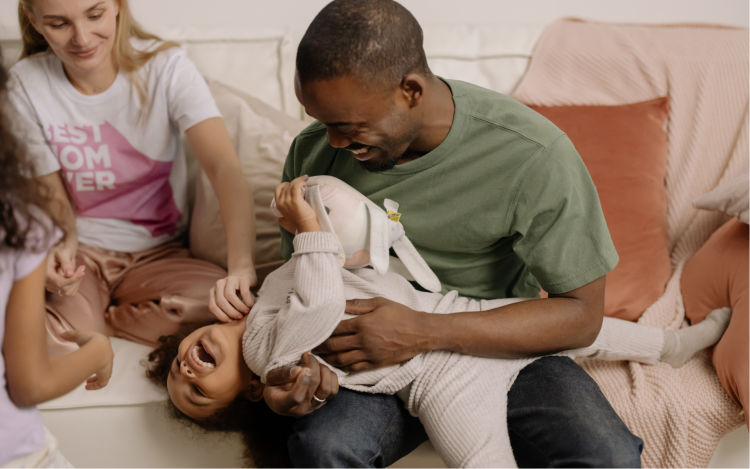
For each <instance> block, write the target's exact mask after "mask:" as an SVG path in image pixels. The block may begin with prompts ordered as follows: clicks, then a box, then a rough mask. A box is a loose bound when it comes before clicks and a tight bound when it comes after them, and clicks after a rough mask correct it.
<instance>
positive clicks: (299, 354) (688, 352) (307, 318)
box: [152, 178, 730, 467]
mask: <svg viewBox="0 0 750 469" xmlns="http://www.w3.org/2000/svg"><path fill="white" fill-rule="evenodd" d="M313 179H314V178H311V179H310V180H311V181H312V180H313ZM338 182H339V183H340V181H338ZM307 185H308V182H307V178H297V179H295V180H293V181H292V182H290V183H282V184H280V185H279V186H278V187H277V189H276V192H275V203H276V207H277V209H278V211H279V212H280V213H281V216H282V218H281V219H280V223H281V224H282V226H283V227H284V228H285V229H287V230H288V231H290V232H291V233H296V235H295V238H294V245H295V254H294V256H293V257H292V259H291V260H290V261H289V262H287V263H286V264H284V265H283V266H282V267H280V268H279V269H277V270H276V271H275V272H273V273H272V274H271V275H269V276H268V278H267V279H266V281H265V282H264V283H263V286H262V287H261V290H260V291H259V293H258V301H257V303H256V304H255V306H254V307H253V309H252V311H251V312H250V314H249V315H248V317H247V319H246V320H244V321H243V320H240V321H231V322H225V323H220V324H213V325H209V326H205V327H202V328H200V329H197V330H195V331H193V332H192V333H190V334H189V335H187V337H185V338H184V339H182V340H181V341H179V344H178V345H177V346H176V347H174V346H175V344H177V343H178V341H177V340H175V339H172V341H171V342H172V347H173V351H172V354H173V355H166V354H163V353H162V354H160V353H156V352H155V353H154V354H152V359H153V360H154V362H155V363H154V366H153V367H152V375H154V376H160V378H161V379H162V380H163V381H162V382H163V383H164V382H166V386H167V390H168V393H169V396H170V398H171V401H172V403H173V404H174V405H175V406H176V407H177V408H178V409H179V410H180V411H181V412H182V413H184V414H185V415H186V416H188V417H190V418H192V419H194V420H197V421H204V422H205V421H216V420H219V421H220V420H223V419H225V418H227V415H235V416H236V415H237V413H235V412H231V411H227V409H228V408H230V406H233V405H237V403H238V402H246V401H247V400H249V401H261V400H264V399H265V400H266V402H278V400H276V399H268V397H269V394H270V393H275V392H284V393H286V394H288V395H289V396H290V399H293V400H294V401H295V403H296V407H295V408H294V410H293V412H292V415H296V416H301V415H304V414H307V413H310V412H313V411H315V410H316V409H318V408H320V407H321V406H323V405H325V403H326V401H327V399H329V398H333V396H335V395H336V393H337V390H338V386H339V384H341V385H342V386H344V387H346V388H349V389H353V390H356V391H360V392H367V393H382V394H397V395H398V396H399V397H401V398H402V400H403V402H404V403H405V405H406V407H407V409H408V410H409V411H410V412H411V413H412V414H413V415H415V416H417V417H419V419H420V421H421V422H422V423H423V425H424V426H425V429H426V430H427V433H428V435H429V437H430V440H431V441H432V443H433V445H434V446H435V448H436V450H437V451H438V453H440V455H441V457H442V458H443V459H444V461H445V462H446V464H448V465H449V466H451V467H459V466H460V467H465V466H496V467H508V466H514V465H515V460H514V458H513V452H512V449H511V447H510V444H509V441H508V436H507V432H506V431H505V430H504V429H505V425H504V420H500V421H498V419H497V416H501V418H503V419H504V416H505V413H504V409H505V399H506V394H507V390H508V389H509V388H510V385H511V384H512V382H513V379H514V377H515V375H516V374H517V373H518V371H520V370H521V369H522V368H523V367H524V366H526V365H527V364H529V363H531V362H532V361H533V360H535V358H536V357H531V358H509V359H498V358H481V357H475V356H469V355H462V354H458V353H453V352H445V351H433V352H429V353H423V354H420V355H418V356H416V357H414V358H413V359H411V360H409V361H408V362H406V363H404V364H401V365H394V366H389V367H385V368H379V369H372V370H367V371H362V372H356V373H348V374H347V373H345V372H343V371H341V370H338V369H336V368H333V367H330V365H328V364H326V363H325V362H323V361H322V360H321V359H319V358H318V359H316V357H315V356H313V355H312V354H311V353H309V351H311V350H314V349H315V347H317V346H318V345H320V344H321V343H322V342H323V341H324V340H325V339H326V338H327V337H329V336H330V334H331V332H332V331H333V329H334V328H335V327H336V326H337V325H338V324H339V322H340V321H341V320H342V319H344V318H345V317H346V313H345V311H344V304H345V302H346V300H347V299H352V298H372V297H383V298H382V299H381V300H382V301H388V300H393V301H399V302H402V303H403V304H407V305H409V306H410V307H412V308H415V309H417V310H420V311H427V312H429V313H430V314H450V313H452V312H457V311H466V310H485V309H487V308H492V307H497V306H498V305H501V304H508V303H510V302H516V301H524V299H518V298H514V299H501V300H492V301H476V300H472V299H468V298H462V297H459V296H458V295H456V294H455V292H449V293H446V294H442V293H431V292H425V291H419V290H417V289H415V288H414V287H413V286H412V284H410V283H409V282H408V281H407V280H406V278H405V277H403V276H401V275H399V274H396V273H392V272H386V273H385V274H381V273H378V272H376V271H375V270H373V269H370V268H354V269H346V268H342V266H341V263H340V261H339V248H340V244H339V241H340V240H339V238H337V235H336V232H335V231H333V232H331V231H323V230H322V229H321V224H323V225H324V226H326V227H328V228H329V229H330V228H332V227H336V226H342V225H341V224H339V223H335V222H329V221H328V220H326V222H325V223H323V222H321V220H320V217H321V216H322V217H323V218H328V217H329V216H330V218H334V217H343V218H351V214H342V213H335V212H334V211H333V210H331V209H330V207H331V206H333V204H330V203H328V202H326V201H324V203H325V207H324V210H323V211H320V210H318V211H316V210H314V209H313V207H311V205H310V204H309V203H308V201H307V200H306V199H305V197H304V196H303V192H304V191H305V189H304V188H305V187H306V186H307ZM347 187H348V186H347ZM349 189H351V188H349ZM307 192H310V191H309V190H308V191H307ZM321 192H322V190H321ZM351 192H354V191H353V189H352V190H351V191H350V193H351ZM362 198H363V199H364V197H362ZM329 211H330V213H328V212H329ZM323 213H325V215H323ZM382 216H386V214H385V212H383V213H382ZM371 220H372V219H371ZM370 226H372V225H370ZM370 235H371V236H372V235H373V233H370ZM346 254H348V252H347V253H346ZM345 257H346V258H347V259H348V257H347V256H345ZM386 298H387V299H386ZM729 313H730V312H729V310H728V309H726V308H725V309H720V310H716V311H714V312H713V313H712V314H711V315H710V316H709V318H710V320H709V321H704V322H703V323H700V324H697V325H695V326H691V327H688V328H683V329H681V330H678V331H664V330H662V329H659V328H655V327H650V326H645V325H639V324H634V323H631V322H628V321H623V320H619V319H613V318H605V319H604V323H603V325H602V329H601V332H600V333H599V336H598V337H597V339H596V341H595V342H594V344H592V345H591V346H589V347H585V348H581V349H576V350H572V351H567V352H563V353H565V354H567V355H570V356H574V357H597V358H603V359H608V360H624V359H630V360H637V361H642V362H646V363H655V362H656V361H658V360H662V361H666V362H668V363H670V364H671V365H673V366H680V365H681V364H682V363H684V361H686V360H687V359H688V358H689V357H691V356H692V355H693V354H694V353H695V352H697V351H698V350H701V349H703V348H705V347H707V346H709V345H711V344H713V343H715V342H716V341H717V340H718V339H719V337H720V336H721V334H722V333H723V331H724V328H725V327H726V324H727V322H728V319H729ZM174 354H176V355H174ZM329 367H330V368H329ZM278 370H286V371H285V372H286V373H291V374H295V376H296V381H295V382H294V384H292V385H289V384H286V385H285V386H287V388H286V389H279V386H275V385H274V383H273V378H272V376H273V375H274V374H275V373H276V372H277V371H278ZM310 382H315V383H316V384H315V385H314V386H310V385H309V383H310ZM273 410H275V409H273ZM488 416H492V417H491V418H488Z"/></svg>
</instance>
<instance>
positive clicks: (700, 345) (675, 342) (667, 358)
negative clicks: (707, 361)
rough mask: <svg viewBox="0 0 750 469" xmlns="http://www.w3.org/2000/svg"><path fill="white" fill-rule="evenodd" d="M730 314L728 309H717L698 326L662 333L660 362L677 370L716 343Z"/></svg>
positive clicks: (727, 322)
mask: <svg viewBox="0 0 750 469" xmlns="http://www.w3.org/2000/svg"><path fill="white" fill-rule="evenodd" d="M731 313H732V310H731V309H730V308H727V307H724V308H718V309H715V310H713V311H711V312H710V313H708V316H706V319H704V320H703V321H701V322H699V323H698V324H695V325H693V326H688V327H683V328H682V329H678V330H676V331H664V347H663V348H662V351H661V361H663V362H667V363H669V364H670V365H672V366H673V367H675V368H679V367H681V366H682V365H684V364H685V362H686V361H688V360H689V359H690V358H691V357H692V356H693V355H695V353H696V352H698V351H699V350H703V349H704V348H706V347H709V346H711V345H713V344H715V343H716V342H718V341H719V339H720V338H721V335H722V334H723V333H724V330H725V329H726V328H727V325H728V324H729V318H730V317H731Z"/></svg>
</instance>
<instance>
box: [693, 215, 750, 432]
mask: <svg viewBox="0 0 750 469" xmlns="http://www.w3.org/2000/svg"><path fill="white" fill-rule="evenodd" d="M748 239H749V238H748V226H747V224H746V223H741V222H740V221H739V220H737V219H736V218H732V219H731V220H729V221H728V222H726V223H725V224H724V225H722V226H721V227H720V228H719V229H718V230H716V231H715V232H714V233H713V234H712V235H711V237H710V238H709V239H708V241H706V243H705V244H704V245H703V246H702V247H701V248H700V249H699V250H698V252H696V253H695V255H694V256H693V257H692V258H691V259H690V260H689V261H688V263H687V264H686V265H685V269H684V270H683V272H682V278H681V279H680V289H681V290H682V299H683V302H684V304H685V315H686V316H687V318H688V320H689V321H690V323H691V324H694V323H697V322H700V321H702V320H703V319H704V318H705V317H706V315H707V314H708V313H709V312H710V311H711V310H713V309H715V308H719V307H722V306H730V307H731V308H732V319H731V320H730V321H729V327H728V328H727V330H726V331H725V332H724V335H723V336H722V338H721V340H719V343H718V344H716V346H715V347H714V354H713V363H714V368H716V373H717V374H718V375H719V381H720V382H721V385H722V386H723V387H724V389H725V390H726V391H727V393H728V394H729V395H730V396H731V397H732V398H733V399H734V400H735V402H737V403H738V404H740V405H741V406H742V408H743V409H744V410H745V423H746V424H748V411H750V409H749V408H748V404H749V401H748V386H750V385H749V384H748V281H749V280H750V279H749V276H748V270H749V268H748V255H750V248H749V247H748Z"/></svg>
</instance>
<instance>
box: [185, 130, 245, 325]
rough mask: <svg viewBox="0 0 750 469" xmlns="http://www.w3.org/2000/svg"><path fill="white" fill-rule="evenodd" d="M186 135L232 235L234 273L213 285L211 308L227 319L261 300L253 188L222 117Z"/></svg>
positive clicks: (230, 249)
mask: <svg viewBox="0 0 750 469" xmlns="http://www.w3.org/2000/svg"><path fill="white" fill-rule="evenodd" d="M186 135H187V139H188V142H189V143H190V146H191V147H192V149H193V153H194V154H195V156H196V158H197V159H198V162H199V163H200V165H201V168H202V169H203V171H204V172H205V173H206V176H208V179H209V181H211V187H213V190H214V192H215V193H216V198H217V199H218V201H219V209H220V211H221V219H222V222H223V223H224V231H225V233H226V239H227V270H228V271H229V272H228V276H227V278H225V279H222V280H219V281H218V282H217V283H216V286H215V287H214V289H212V291H211V299H210V304H209V308H210V309H211V312H212V313H214V315H216V317H217V318H219V319H220V320H222V321H230V320H233V319H240V318H242V317H243V316H244V315H245V314H247V313H248V312H249V311H250V307H251V306H252V305H253V303H254V301H255V300H254V298H253V295H252V293H251V292H250V287H252V286H254V285H255V284H256V283H257V282H258V277H257V275H256V273H255V264H254V261H253V250H254V247H255V209H254V203H253V194H252V191H251V190H250V185H249V184H248V183H247V181H246V180H245V178H244V176H243V175H242V168H241V167H240V162H239V159H238V158H237V154H236V153H235V151H234V147H232V142H231V141H230V139H229V133H228V132H227V128H226V125H225V124H224V120H223V119H222V118H220V117H213V118H210V119H206V120H204V121H202V122H200V123H198V124H196V125H194V126H192V127H190V128H189V129H188V130H187V132H186ZM238 292H239V294H238Z"/></svg>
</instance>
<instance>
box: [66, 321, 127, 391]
mask: <svg viewBox="0 0 750 469" xmlns="http://www.w3.org/2000/svg"><path fill="white" fill-rule="evenodd" d="M61 337H62V338H63V339H65V340H69V341H71V342H75V343H77V344H78V346H79V347H81V348H82V349H83V348H84V347H91V348H92V352H93V353H92V356H94V357H96V359H97V360H99V361H100V365H99V367H98V368H97V370H96V372H95V373H94V375H93V376H91V377H90V378H88V379H87V380H86V389H88V390H89V391H92V390H96V389H101V388H103V387H104V386H106V385H107V383H109V379H110V378H111V377H112V362H113V359H114V355H115V354H114V352H113V351H112V344H111V343H110V342H109V338H107V336H106V335H104V334H100V333H98V332H87V331H75V330H72V331H65V332H63V333H62V334H61Z"/></svg>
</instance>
